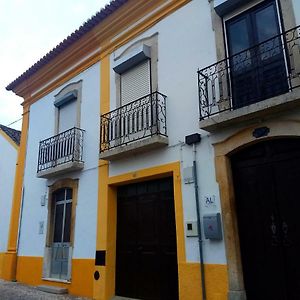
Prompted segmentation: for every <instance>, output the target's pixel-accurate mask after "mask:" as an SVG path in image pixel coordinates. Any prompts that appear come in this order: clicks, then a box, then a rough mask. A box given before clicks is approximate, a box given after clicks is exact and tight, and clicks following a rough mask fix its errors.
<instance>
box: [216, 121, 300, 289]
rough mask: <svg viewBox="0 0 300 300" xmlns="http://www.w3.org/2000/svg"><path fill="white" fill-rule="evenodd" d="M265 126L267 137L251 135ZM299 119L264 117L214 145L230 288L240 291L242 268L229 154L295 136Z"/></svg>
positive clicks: (297, 133)
mask: <svg viewBox="0 0 300 300" xmlns="http://www.w3.org/2000/svg"><path fill="white" fill-rule="evenodd" d="M257 126H259V127H264V126H265V127H268V128H270V133H269V134H268V136H267V137H263V138H260V139H257V138H255V137H253V134H252V133H253V130H254V129H255V128H256V127H257ZM299 136H300V121H299V120H280V119H278V118H277V119H276V120H275V121H265V122H260V123H258V124H253V125H251V126H250V127H247V128H244V129H242V130H240V131H238V132H236V133H235V134H233V135H231V136H229V137H228V138H226V139H225V140H223V141H221V142H219V143H216V144H215V145H214V150H215V151H214V152H215V172H216V179H217V182H218V184H219V189H220V199H221V206H222V220H223V227H224V240H225V247H226V256H227V268H228V289H229V293H230V292H240V293H241V292H242V291H244V280H243V269H242V262H241V254H240V242H239V233H238V225H237V216H236V211H235V197H234V187H233V179H232V171H231V162H230V154H232V153H234V152H236V151H238V150H240V149H242V148H244V147H247V146H249V145H252V144H255V143H259V142H260V141H263V140H269V139H272V138H278V137H290V138H292V137H299Z"/></svg>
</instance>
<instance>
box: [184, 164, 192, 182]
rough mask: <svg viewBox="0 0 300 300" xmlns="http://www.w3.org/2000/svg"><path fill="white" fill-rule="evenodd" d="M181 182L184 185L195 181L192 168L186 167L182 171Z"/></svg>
mask: <svg viewBox="0 0 300 300" xmlns="http://www.w3.org/2000/svg"><path fill="white" fill-rule="evenodd" d="M183 181H184V183H185V184H189V183H193V182H194V181H195V180H194V171H193V167H186V168H184V169H183Z"/></svg>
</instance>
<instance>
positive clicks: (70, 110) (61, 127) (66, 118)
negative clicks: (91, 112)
mask: <svg viewBox="0 0 300 300" xmlns="http://www.w3.org/2000/svg"><path fill="white" fill-rule="evenodd" d="M76 115H77V101H72V102H69V103H67V104H65V105H63V106H61V107H59V120H58V131H59V132H63V131H65V130H68V129H71V128H73V127H74V126H76V119H77V116H76Z"/></svg>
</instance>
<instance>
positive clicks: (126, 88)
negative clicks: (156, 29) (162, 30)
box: [113, 33, 158, 106]
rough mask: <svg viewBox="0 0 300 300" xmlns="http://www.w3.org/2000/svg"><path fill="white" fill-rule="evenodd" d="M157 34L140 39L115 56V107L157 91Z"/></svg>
mask: <svg viewBox="0 0 300 300" xmlns="http://www.w3.org/2000/svg"><path fill="white" fill-rule="evenodd" d="M157 61H158V34H157V33H155V34H153V35H152V36H149V37H146V38H142V39H140V40H138V41H136V42H135V43H133V44H131V45H129V46H128V47H127V48H126V49H125V50H123V52H122V53H120V54H119V55H117V56H116V58H115V66H114V68H113V70H114V71H115V76H116V77H115V78H116V96H117V99H116V100H117V101H116V104H117V106H123V105H126V104H128V103H130V102H133V101H136V100H138V99H140V98H142V97H146V96H148V95H150V94H151V93H152V92H155V91H157V90H158V80H157Z"/></svg>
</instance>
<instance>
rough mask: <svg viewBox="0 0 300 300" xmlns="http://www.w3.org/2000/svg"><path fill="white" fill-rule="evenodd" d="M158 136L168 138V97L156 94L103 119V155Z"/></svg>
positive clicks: (101, 123) (111, 113)
mask: <svg viewBox="0 0 300 300" xmlns="http://www.w3.org/2000/svg"><path fill="white" fill-rule="evenodd" d="M154 135H161V136H165V137H166V136H167V124H166V96H165V95H163V94H161V93H159V92H154V93H152V94H149V95H147V96H145V97H142V98H140V99H138V100H135V101H133V102H130V103H128V104H126V105H124V106H121V107H119V108H117V109H115V110H112V111H110V112H109V113H106V114H103V115H102V116H101V119H100V153H101V152H104V151H107V150H110V149H113V148H116V147H119V146H122V145H127V144H129V143H132V142H134V141H138V140H142V139H145V138H147V137H151V136H154Z"/></svg>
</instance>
